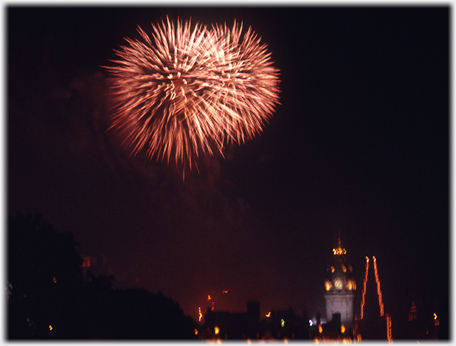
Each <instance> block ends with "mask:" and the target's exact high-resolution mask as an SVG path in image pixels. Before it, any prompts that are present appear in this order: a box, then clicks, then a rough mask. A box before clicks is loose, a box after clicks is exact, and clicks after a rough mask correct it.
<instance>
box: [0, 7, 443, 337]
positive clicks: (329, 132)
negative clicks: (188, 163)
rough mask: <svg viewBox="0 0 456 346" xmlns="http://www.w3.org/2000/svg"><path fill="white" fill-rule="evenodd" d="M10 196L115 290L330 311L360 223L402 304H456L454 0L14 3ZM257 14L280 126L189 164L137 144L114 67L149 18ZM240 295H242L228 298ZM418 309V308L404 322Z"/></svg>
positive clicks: (187, 301) (242, 307) (395, 309)
mask: <svg viewBox="0 0 456 346" xmlns="http://www.w3.org/2000/svg"><path fill="white" fill-rule="evenodd" d="M5 11H6V12H5V18H6V19H7V23H6V25H5V29H6V38H7V46H6V47H7V54H6V73H7V84H6V101H7V104H6V107H5V109H6V112H7V122H6V128H7V160H6V186H7V211H8V213H10V214H16V213H17V212H23V213H41V214H42V215H43V216H44V218H45V219H46V220H47V221H48V222H50V223H51V224H52V225H53V226H54V227H55V228H56V229H57V230H58V231H61V232H71V233H73V234H74V236H75V239H76V241H77V242H78V243H79V244H80V247H79V251H80V253H81V255H91V256H96V257H98V258H105V265H106V268H107V270H108V271H109V273H111V274H112V275H114V277H115V278H116V280H115V287H119V288H125V287H143V288H146V289H148V290H150V291H152V292H158V291H159V290H160V291H162V292H163V294H164V295H165V296H168V297H170V298H172V299H173V300H175V301H177V302H178V303H179V305H180V306H181V307H182V308H183V309H184V312H185V313H186V314H188V315H190V316H192V317H193V318H195V319H197V316H198V315H197V312H198V307H199V306H201V307H202V309H203V312H204V311H205V310H206V307H207V296H208V295H209V294H210V295H211V297H212V298H213V300H214V302H215V309H216V310H228V311H231V312H242V311H246V302H247V301H248V300H258V301H260V302H261V313H262V315H263V314H266V313H267V312H268V311H270V310H281V309H288V307H290V306H291V307H292V308H293V310H294V311H295V312H296V313H298V312H300V311H302V310H303V309H305V310H307V313H308V315H309V317H314V316H315V314H316V313H317V312H318V311H320V312H321V313H322V315H323V316H324V314H325V301H324V296H323V292H324V285H323V281H324V273H325V269H326V266H327V265H328V264H329V263H330V260H331V258H332V248H333V247H336V246H337V240H338V236H339V234H340V236H341V240H342V244H343V246H344V247H345V248H346V250H347V255H348V259H349V261H350V262H351V263H352V264H353V267H354V270H355V272H356V277H357V282H358V293H357V299H358V300H357V301H356V305H355V313H356V314H359V296H360V293H361V292H360V291H361V287H362V277H363V274H364V273H363V270H364V260H365V256H369V257H372V256H376V258H377V262H378V270H379V275H380V280H381V288H382V291H383V300H384V304H385V311H386V312H387V313H390V314H391V315H392V318H393V328H394V323H395V321H399V320H406V319H407V312H408V309H409V307H410V304H411V300H412V299H431V300H432V301H433V304H435V306H436V309H437V310H438V311H444V310H445V307H446V308H447V307H448V292H449V289H448V283H449V275H448V269H449V258H448V255H449V246H450V244H449V240H450V238H449V131H450V129H449V124H450V121H449V119H450V118H449V46H450V45H449V20H450V18H449V16H450V14H449V8H448V7H444V6H442V7H422V8H412V7H402V8H401V7H379V8H375V7H366V8H360V7H339V8H335V7H320V8H318V7H315V6H304V5H303V6H301V7H294V8H293V7H278V8H272V7H270V8H247V7H237V8H235V7H227V8H222V7H218V8H201V7H196V8H187V9H183V8H178V7H170V8H158V7H148V8H139V7H136V8H135V7H124V8H115V7H103V8H96V7H88V8H72V7H63V8H60V9H53V8H49V7H40V8H26V7H16V8H14V7H6V8H5ZM167 15H168V16H169V17H170V18H171V19H177V17H179V18H181V19H184V20H187V19H190V18H191V20H192V23H195V22H197V21H198V22H201V23H203V24H206V25H208V26H210V25H211V24H212V23H223V22H226V23H227V24H228V25H230V24H232V23H233V21H234V19H236V20H237V21H238V22H241V21H242V22H243V23H244V26H245V27H248V26H251V27H252V28H253V30H254V31H255V32H256V33H258V34H259V35H260V36H261V37H262V42H265V43H267V44H268V49H269V50H270V51H271V52H272V60H273V61H274V62H275V66H276V67H277V68H279V69H280V71H281V75H280V79H281V84H280V89H281V93H280V103H281V105H279V106H278V107H277V110H276V112H275V114H274V116H273V118H272V119H271V121H270V122H269V124H267V125H266V126H265V127H264V131H263V132H262V133H261V135H260V136H257V137H256V138H254V139H253V140H249V141H247V142H246V143H245V144H232V145H229V146H227V147H226V149H225V151H224V156H225V157H222V156H221V155H215V156H207V157H203V158H201V159H200V160H199V167H200V172H197V171H192V172H191V173H190V174H187V175H186V176H185V180H183V178H182V171H181V170H180V169H179V167H175V165H173V164H171V165H169V166H168V165H167V164H166V163H161V162H155V161H153V162H146V161H144V160H142V159H139V158H138V159H134V158H130V157H129V156H128V153H126V152H125V151H124V150H123V149H122V148H121V147H120V145H119V141H118V140H117V139H116V137H115V136H114V134H113V133H112V131H107V128H108V127H109V114H110V112H109V109H108V102H107V97H106V95H107V93H108V89H107V81H106V78H107V76H108V73H107V71H106V70H105V69H104V68H103V67H102V66H106V65H109V64H110V62H109V59H113V58H115V54H114V51H113V49H117V48H119V46H120V45H122V44H124V43H125V41H124V37H134V38H138V37H139V35H138V34H137V32H136V27H137V25H140V26H141V27H142V28H143V29H145V30H146V31H150V28H151V26H150V23H151V22H154V23H155V22H157V21H158V20H160V19H161V18H166V16H167ZM223 290H228V293H227V294H223V293H222V291H223ZM397 323H399V322H397Z"/></svg>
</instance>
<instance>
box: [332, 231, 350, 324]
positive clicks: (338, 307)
mask: <svg viewBox="0 0 456 346" xmlns="http://www.w3.org/2000/svg"><path fill="white" fill-rule="evenodd" d="M346 254H347V251H346V250H345V248H344V247H343V246H342V242H341V240H340V237H339V239H338V246H337V248H334V249H333V260H332V263H331V265H330V266H329V267H328V268H326V275H325V300H326V318H327V319H328V320H330V319H332V318H333V315H334V314H336V313H339V314H340V322H341V324H343V325H344V327H345V328H346V329H352V328H353V321H354V313H353V312H354V297H355V290H356V282H355V278H354V275H353V267H352V266H351V265H350V264H349V263H348V262H347V261H346Z"/></svg>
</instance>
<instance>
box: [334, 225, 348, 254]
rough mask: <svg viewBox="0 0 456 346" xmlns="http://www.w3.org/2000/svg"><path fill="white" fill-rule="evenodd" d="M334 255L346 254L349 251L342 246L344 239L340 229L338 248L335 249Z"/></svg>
mask: <svg viewBox="0 0 456 346" xmlns="http://www.w3.org/2000/svg"><path fill="white" fill-rule="evenodd" d="M333 253H334V255H345V254H346V253H347V251H346V250H345V249H344V248H343V247H342V241H341V240H340V230H339V238H338V241H337V249H333Z"/></svg>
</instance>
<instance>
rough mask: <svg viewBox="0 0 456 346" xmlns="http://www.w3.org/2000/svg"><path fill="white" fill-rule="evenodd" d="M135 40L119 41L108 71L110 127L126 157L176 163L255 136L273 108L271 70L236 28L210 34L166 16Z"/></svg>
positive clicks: (274, 72) (260, 50) (262, 50)
mask: <svg viewBox="0 0 456 346" xmlns="http://www.w3.org/2000/svg"><path fill="white" fill-rule="evenodd" d="M138 32H139V34H140V36H141V38H142V40H133V39H130V38H126V42H127V43H128V45H126V46H122V47H121V49H120V50H116V51H115V52H116V54H117V56H118V57H119V58H120V59H118V60H113V62H114V63H115V66H112V67H106V68H107V69H108V70H109V71H110V73H111V77H112V78H111V85H112V96H113V100H114V105H115V106H114V109H115V111H114V113H113V116H112V126H111V127H112V128H115V129H117V130H118V131H119V133H120V134H121V135H122V137H123V138H124V145H125V146H127V147H128V148H130V150H131V154H132V155H136V154H138V153H140V152H145V153H146V154H147V156H148V157H149V158H153V157H155V158H157V159H160V160H166V161H167V162H168V163H169V161H170V160H172V159H174V160H175V161H176V163H182V164H183V165H184V166H185V165H186V164H187V163H188V164H189V166H190V167H191V165H192V161H193V160H194V159H195V158H196V157H198V155H199V154H201V153H209V154H213V153H214V151H218V152H220V153H222V155H223V152H222V150H223V148H224V145H226V144H227V143H230V142H237V143H240V142H244V141H245V139H250V138H253V137H254V136H255V135H257V134H258V133H260V132H261V131H262V128H263V126H264V124H265V123H266V122H267V121H268V120H269V118H270V117H271V116H272V114H273V112H274V110H275V106H276V105H277V104H278V103H279V96H278V94H279V87H278V85H279V82H280V81H279V70H278V69H276V68H274V67H273V66H272V65H273V63H272V62H271V61H270V55H271V53H268V52H267V47H266V45H265V44H261V43H260V41H261V39H260V38H259V37H258V36H257V35H256V34H255V33H254V32H253V31H252V30H251V29H250V28H249V29H248V30H247V32H246V33H244V34H243V33H242V24H241V25H238V24H237V23H236V22H234V25H233V27H232V28H231V29H230V28H228V27H227V26H226V25H224V26H222V25H215V26H213V27H212V28H211V29H208V28H207V27H205V26H202V25H200V24H198V23H197V24H196V25H195V26H194V28H193V29H191V23H190V21H188V22H182V21H179V20H178V21H177V24H176V25H175V24H174V23H173V22H171V21H170V20H169V19H168V18H167V20H166V23H165V22H164V21H162V22H161V25H160V24H158V25H154V24H152V32H151V35H148V34H147V33H146V32H145V31H144V30H142V29H141V28H140V27H138Z"/></svg>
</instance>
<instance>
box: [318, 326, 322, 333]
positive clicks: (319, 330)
mask: <svg viewBox="0 0 456 346" xmlns="http://www.w3.org/2000/svg"><path fill="white" fill-rule="evenodd" d="M318 332H319V333H323V327H322V326H321V325H319V326H318Z"/></svg>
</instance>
